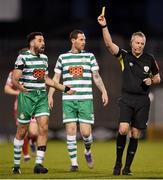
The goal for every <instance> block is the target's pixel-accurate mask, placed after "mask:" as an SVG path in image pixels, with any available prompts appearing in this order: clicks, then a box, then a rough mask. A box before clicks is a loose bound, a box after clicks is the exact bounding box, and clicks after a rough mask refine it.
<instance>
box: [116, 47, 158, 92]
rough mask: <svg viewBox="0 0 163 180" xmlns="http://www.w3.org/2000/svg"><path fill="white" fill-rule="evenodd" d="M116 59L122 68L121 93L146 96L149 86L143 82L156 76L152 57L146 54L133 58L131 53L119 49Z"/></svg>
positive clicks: (155, 66) (156, 67)
mask: <svg viewBox="0 0 163 180" xmlns="http://www.w3.org/2000/svg"><path fill="white" fill-rule="evenodd" d="M116 57H118V59H119V60H120V63H121V66H122V93H129V94H135V95H136V94H142V95H143V94H144V95H147V94H148V93H149V86H147V85H145V83H144V82H143V80H144V79H145V78H148V77H152V76H154V75H156V74H158V65H157V63H156V61H155V59H154V57H153V56H152V55H150V54H147V53H143V54H142V55H141V56H140V57H135V56H134V55H133V54H132V52H131V51H129V52H127V51H126V50H124V49H119V52H118V54H117V55H116Z"/></svg>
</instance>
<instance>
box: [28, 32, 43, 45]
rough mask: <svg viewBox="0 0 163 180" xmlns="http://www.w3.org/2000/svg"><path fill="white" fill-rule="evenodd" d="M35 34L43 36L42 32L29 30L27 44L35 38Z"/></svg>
mask: <svg viewBox="0 0 163 180" xmlns="http://www.w3.org/2000/svg"><path fill="white" fill-rule="evenodd" d="M35 36H43V33H42V32H31V33H30V34H28V35H27V43H28V46H29V45H30V42H31V41H32V40H33V39H35Z"/></svg>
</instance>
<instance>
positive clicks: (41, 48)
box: [35, 46, 45, 54]
mask: <svg viewBox="0 0 163 180" xmlns="http://www.w3.org/2000/svg"><path fill="white" fill-rule="evenodd" d="M44 50H45V46H42V47H40V48H37V47H35V52H36V53H37V54H40V53H44Z"/></svg>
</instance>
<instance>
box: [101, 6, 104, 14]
mask: <svg viewBox="0 0 163 180" xmlns="http://www.w3.org/2000/svg"><path fill="white" fill-rule="evenodd" d="M101 16H105V6H103V7H102V13H101Z"/></svg>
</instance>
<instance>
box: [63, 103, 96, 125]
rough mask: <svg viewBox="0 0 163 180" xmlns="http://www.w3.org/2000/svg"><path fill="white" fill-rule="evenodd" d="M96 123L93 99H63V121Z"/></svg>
mask: <svg viewBox="0 0 163 180" xmlns="http://www.w3.org/2000/svg"><path fill="white" fill-rule="evenodd" d="M69 122H80V123H88V124H94V111H93V100H71V101H70V100H63V123H69Z"/></svg>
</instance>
